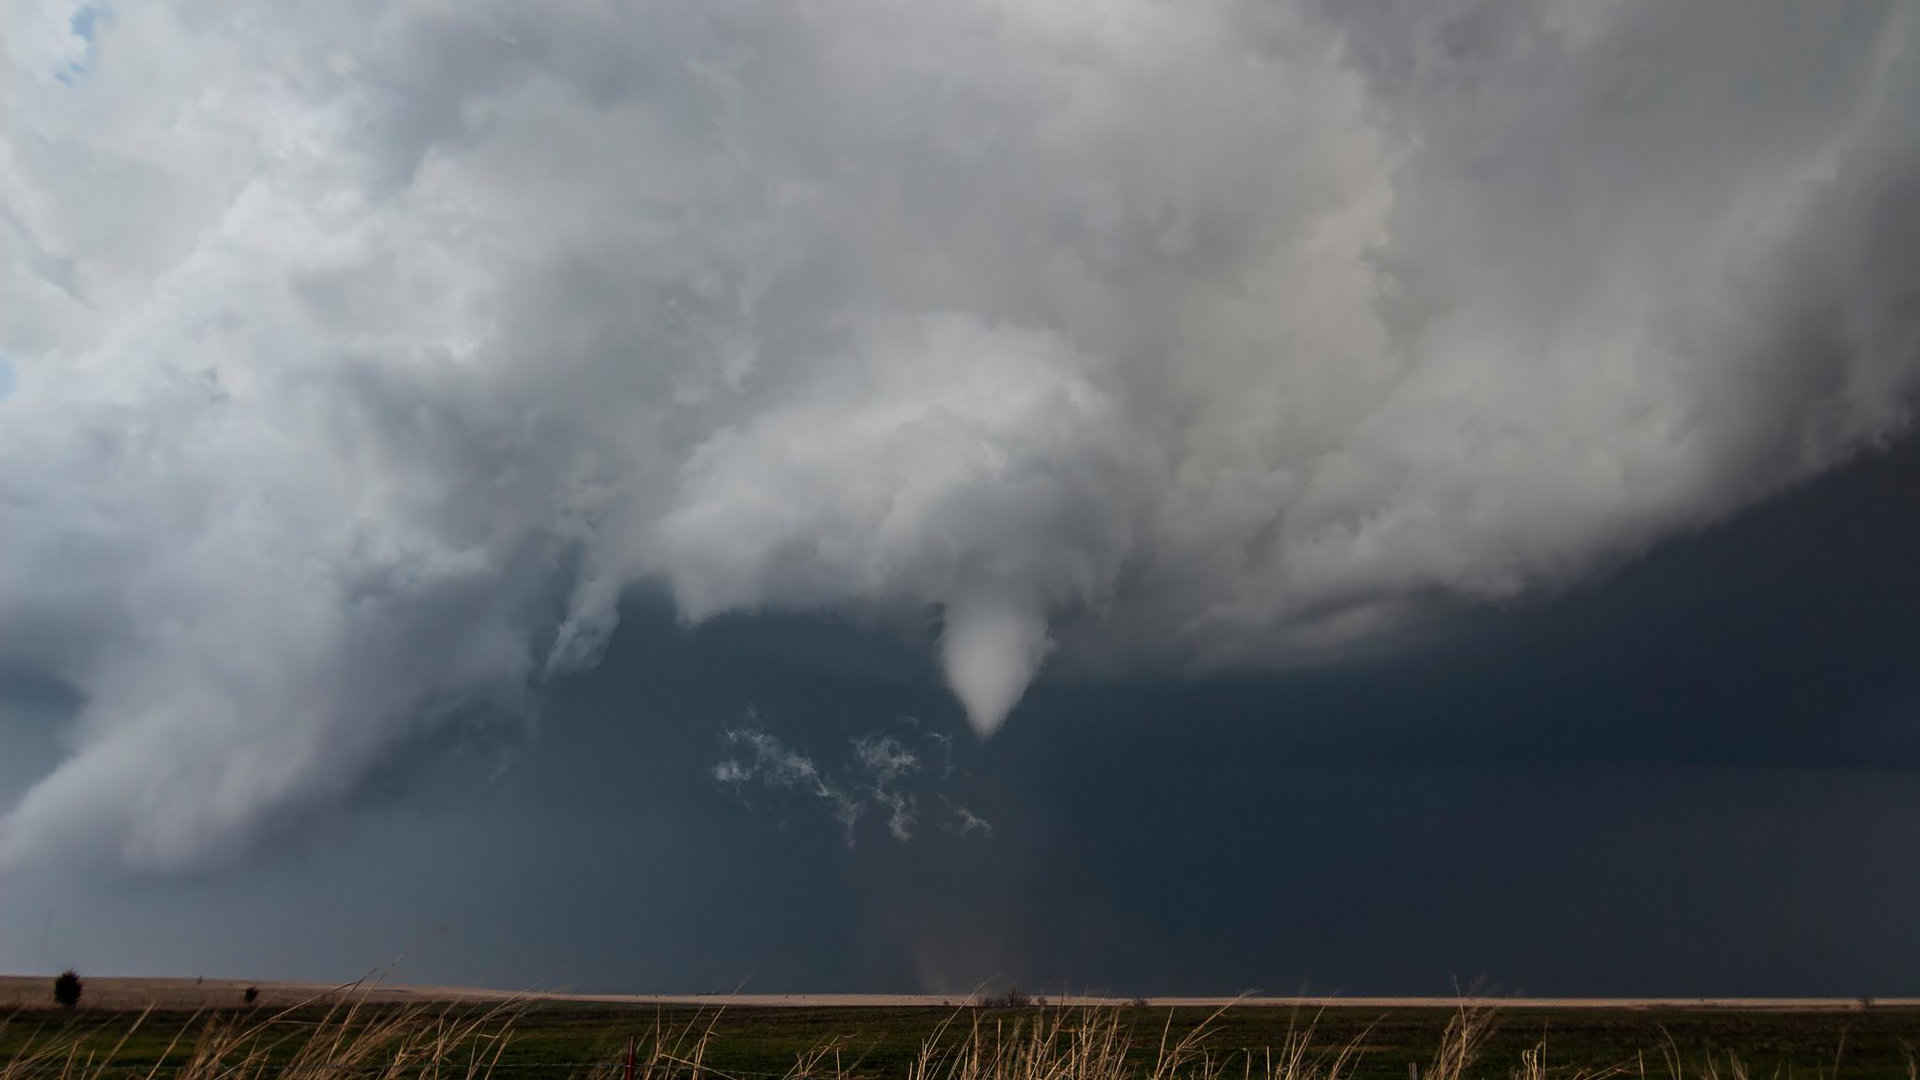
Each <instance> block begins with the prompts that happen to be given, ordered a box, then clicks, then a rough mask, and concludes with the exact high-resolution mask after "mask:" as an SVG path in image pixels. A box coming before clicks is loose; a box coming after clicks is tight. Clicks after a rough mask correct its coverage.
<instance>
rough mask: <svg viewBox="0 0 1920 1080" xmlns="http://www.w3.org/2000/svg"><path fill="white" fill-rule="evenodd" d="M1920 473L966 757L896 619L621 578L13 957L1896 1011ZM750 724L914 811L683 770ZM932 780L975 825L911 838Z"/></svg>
mask: <svg viewBox="0 0 1920 1080" xmlns="http://www.w3.org/2000/svg"><path fill="white" fill-rule="evenodd" d="M1917 494H1920V441H1914V440H1909V441H1907V442H1905V443H1902V444H1900V445H1898V446H1896V447H1894V448H1893V449H1892V450H1891V451H1890V452H1887V453H1885V454H1882V455H1878V456H1875V457H1873V458H1872V459H1870V460H1867V461H1863V462H1862V463H1860V464H1857V465H1855V466H1852V467H1849V468H1847V469H1845V470H1843V471H1841V472H1838V473H1835V474H1833V475H1831V476H1829V477H1827V478H1826V479H1824V480H1821V481H1819V482H1816V483H1813V484H1809V485H1806V486H1804V487H1802V488H1800V489H1797V490H1795V491H1793V492H1791V493H1789V494H1787V495H1786V496H1784V497H1781V498H1779V499H1776V500H1774V501H1772V502H1769V503H1767V504H1765V505H1763V506H1761V507H1758V508H1756V509H1754V510H1752V511H1749V512H1747V513H1745V514H1742V515H1740V516H1739V517H1738V518H1736V519H1734V520H1732V521H1729V522H1727V523H1725V524H1722V525H1720V526H1717V527H1714V528H1712V529H1708V530H1706V531H1703V532H1701V533H1698V534H1696V535H1692V536H1688V537H1684V538H1680V539H1677V540H1675V541H1673V542H1670V543H1668V544H1665V545H1662V546H1660V547H1658V548H1657V549H1655V550H1653V551H1650V552H1648V553H1646V554H1645V555H1643V556H1641V557H1639V558H1636V559H1632V560H1629V561H1627V562H1626V563H1624V564H1623V565H1620V566H1618V567H1616V568H1614V569H1612V570H1610V571H1608V572H1606V573H1605V574H1602V575H1600V576H1598V577H1596V578H1595V579H1593V580H1592V581H1590V582H1588V583H1587V584H1586V585H1584V586H1582V587H1579V588H1576V589H1573V590H1570V591H1568V592H1566V593H1564V594H1563V595H1561V596H1558V597H1556V598H1554V599H1551V600H1546V601H1541V602H1537V603H1529V604H1522V605H1515V606H1513V607H1512V608H1510V609H1508V610H1479V611H1470V612H1469V611H1462V612H1459V613H1458V615H1457V622H1456V623H1455V624H1454V625H1451V626H1448V627H1446V628H1445V630H1444V632H1440V631H1438V630H1436V631H1435V632H1434V633H1433V635H1432V637H1431V639H1430V640H1429V641H1428V642H1427V643H1426V644H1424V645H1414V646H1410V647H1408V648H1407V649H1405V650H1403V651H1401V652H1399V653H1397V654H1394V655H1390V656H1386V657H1383V658H1379V659H1376V660H1374V661H1371V662H1368V663H1365V664H1354V665H1350V666H1345V667H1334V668H1326V669H1319V670H1314V671H1310V672H1301V673H1296V674H1292V675H1267V676H1261V677H1257V678H1256V677H1243V678H1233V677H1224V676H1215V677H1201V678H1191V679H1178V680H1176V679H1165V678H1156V679H1142V680H1124V679H1103V680H1089V681H1076V680H1074V679H1071V678H1066V677H1061V678H1052V679H1046V680H1043V681H1042V682H1041V683H1040V684H1039V685H1038V686H1036V687H1035V689H1034V690H1033V692H1032V693H1031V694H1030V695H1029V696H1028V698H1027V699H1026V700H1025V701H1024V702H1023V703H1022V705H1021V706H1020V707H1019V709H1018V710H1017V712H1016V715H1015V717H1014V718H1013V721H1012V722H1010V723H1009V725H1008V726H1007V728H1006V729H1005V730H1004V731H1003V732H1002V733H1001V734H1000V735H998V736H996V737H995V738H994V739H993V740H992V741H990V742H986V743H982V742H980V741H979V740H978V739H976V738H975V737H974V736H973V735H972V734H971V732H970V731H969V730H968V729H967V727H966V725H965V723H964V719H963V717H962V716H961V715H960V713H959V711H958V709H957V707H956V706H955V705H954V704H953V703H952V702H951V700H950V699H949V698H948V697H947V696H946V695H945V693H944V692H943V690H942V688H941V686H940V684H939V680H938V677H937V674H936V673H935V672H934V671H933V670H932V668H931V667H930V665H929V664H928V662H927V661H926V660H925V658H924V654H923V653H921V652H918V651H916V650H914V649H912V648H911V647H909V646H907V645H903V644H901V643H900V642H899V641H898V639H897V638H895V637H893V636H891V635H889V634H886V633H883V632H879V631H865V632H863V631H862V630H861V629H859V628H856V627H854V626H851V625H848V624H845V623H842V622H835V621H829V620H821V619H805V618H791V617H790V618H776V617H761V618H746V617H742V618H728V619H722V620H719V621H716V622H714V623H710V624H707V625H705V626H702V627H700V628H698V629H692V630H689V629H686V628H684V627H682V626H680V625H678V624H676V622H675V620H674V619H673V617H672V615H671V612H670V611H669V610H668V609H666V608H665V607H664V606H662V605H661V604H660V603H658V602H657V601H648V600H646V599H645V598H641V597H636V598H634V599H633V600H632V601H630V603H629V610H628V617H627V619H626V620H625V622H624V623H623V625H622V628H621V630H620V631H619V633H618V635H617V637H616V639H615V641H614V643H613V646H612V648H611V649H610V651H609V653H608V655H607V657H606V659H605V661H604V662H603V663H602V664H601V665H600V667H599V668H597V669H596V670H594V671H593V672H591V673H589V674H586V675H582V676H578V677H574V678H570V679H567V680H565V681H563V682H562V683H560V684H559V685H557V686H555V687H554V688H553V689H552V692H551V695H550V696H549V698H548V700H547V702H546V705H545V708H544V710H543V713H542V715H541V718H540V720H539V722H538V724H537V727H536V729H534V730H532V731H529V732H525V733H523V734H515V733H513V731H512V729H509V728H502V729H497V730H493V731H491V732H489V731H487V730H484V729H470V730H469V731H468V732H467V733H466V734H446V735H440V736H436V738H435V740H434V742H435V745H432V746H421V747H419V748H417V749H418V753H416V754H413V755H410V756H405V757H404V758H403V760H402V761H401V762H400V763H397V764H394V765H393V766H391V767H390V768H388V769H387V770H385V771H384V772H382V773H381V774H380V775H378V776H377V777H376V778H375V779H374V780H373V781H371V782H370V783H369V784H368V785H367V789H366V791H365V792H364V795H363V797H362V798H360V799H358V800H357V808H356V809H355V810H354V811H353V812H352V813H350V814H347V815H344V816H339V815H333V814H326V815H318V816H316V817H315V818H314V819H313V820H309V821H305V822H302V823H300V824H299V825H298V826H297V827H295V828H292V829H291V830H290V831H289V833H288V835H287V836H285V837H283V838H281V839H280V840H279V841H278V842H276V843H274V844H272V845H270V848H271V850H269V851H267V852H264V853H262V854H259V855H255V856H252V857H249V858H247V859H244V860H242V861H239V862H237V863H234V864H231V865H225V866H216V867H212V868H209V869H206V870H204V871H201V872H199V873H197V874H194V875H190V876H186V877H160V878H153V877H141V876H128V875H124V874H122V873H120V872H118V871H101V872H100V874H99V876H90V875H83V876H81V877H79V878H78V879H77V880H75V881H72V882H70V883H69V884H67V885H66V886H64V887H56V886H53V885H52V884H51V883H50V882H42V881H24V882H23V881H21V880H19V879H17V878H9V879H8V880H7V882H6V888H7V892H8V894H9V895H8V896H7V897H6V905H7V909H8V912H9V918H8V920H7V924H6V927H5V936H4V937H0V958H4V962H5V965H6V966H7V967H9V968H12V969H40V970H45V969H51V968H56V967H60V966H64V965H69V964H72V965H77V966H78V967H80V968H81V969H82V970H97V971H132V972H147V973H204V974H208V975H233V976H242V977H266V976H279V975H286V976H306V977H316V978H346V977H351V976H354V975H357V974H360V973H362V972H364V971H366V970H368V969H372V968H377V967H387V966H389V965H390V966H391V967H390V970H391V973H392V977H393V978H396V979H403V980H419V981H429V980H431V981H441V980H445V981H454V982H463V983H487V984H494V985H504V986H514V987H561V986H564V987H571V988H577V989H592V990H608V991H613V990H629V991H666V990H689V991H690V990H720V989H729V988H732V987H735V986H744V987H746V988H748V989H751V990H757V991H768V992H774V991H799V990H815V991H828V990H872V991H881V990H901V991H919V990H925V991H933V992H954V993H963V992H965V991H967V990H969V989H970V988H972V987H974V986H975V985H976V984H978V983H979V982H980V981H981V980H984V979H989V978H994V977H1000V978H1010V979H1013V980H1016V981H1018V982H1019V983H1021V984H1022V985H1027V986H1033V987H1041V988H1049V989H1067V988H1071V989H1075V990H1105V991H1115V992H1121V993H1174V992H1219V993H1226V992H1234V991H1239V990H1243V989H1249V988H1259V989H1263V990H1267V991H1273V992H1288V991H1293V990H1300V989H1311V990H1314V991H1339V992H1350V993H1367V992H1430V993H1445V992H1447V991H1449V990H1450V989H1451V988H1452V986H1453V984H1454V981H1455V980H1456V979H1457V980H1459V981H1462V982H1465V981H1468V980H1471V979H1474V978H1479V977H1484V978H1486V979H1487V980H1489V983H1490V985H1492V986H1493V987H1495V988H1498V989H1501V990H1507V991H1515V992H1519V991H1526V992H1535V993H1543V994H1576V993H1586V994H1628V993H1654V994H1858V993H1876V994H1886V993H1893V992H1896V991H1902V990H1905V989H1909V988H1910V986H1909V983H1910V979H1911V973H1912V971H1913V970H1914V969H1915V964H1916V961H1920V944H1917V943H1916V941H1915V939H1914V937H1913V935H1912V934H1911V932H1910V916H1911V913H1912V911H1913V910H1915V907H1916V905H1920V862H1917V861H1916V860H1915V859H1913V858H1912V851H1913V846H1914V842H1915V839H1916V836H1920V723H1916V716H1915V710H1916V706H1917V705H1920V673H1917V672H1916V668H1915V665H1914V664H1912V662H1911V637H1910V634H1909V632H1908V629H1907V627H1908V620H1909V618H1910V613H1911V612H1912V610H1913V609H1914V605H1915V604H1916V603H1917V602H1920V568H1916V564H1915V562H1914V560H1913V559H1912V558H1911V552H1913V551H1914V550H1920V498H1916V495H1917ZM910 718H911V719H910ZM743 725H749V726H753V727H756V728H758V729H761V730H764V731H766V732H769V733H772V734H774V735H775V736H777V737H778V738H779V739H781V740H782V741H783V742H784V743H786V744H787V745H788V746H790V747H792V748H794V749H797V750H799V751H801V752H803V753H805V754H807V755H808V756H810V757H811V758H813V759H815V760H817V761H818V762H819V763H820V767H821V769H822V770H823V771H831V770H833V769H836V768H837V769H841V770H843V771H845V770H849V769H851V768H852V766H851V765H850V764H849V762H850V761H851V757H850V749H849V740H850V739H852V738H855V737H857V736H861V735H865V734H870V733H874V732H882V733H893V734H894V735H896V736H897V737H898V738H900V739H901V740H903V742H904V743H906V744H908V745H910V746H912V747H913V748H914V749H915V750H918V751H920V752H921V755H922V757H923V758H924V763H925V768H924V769H923V770H922V771H921V772H920V773H918V774H916V775H913V776H910V777H908V778H907V780H906V781H905V782H904V784H905V788H906V790H907V791H908V792H909V793H910V794H911V795H912V796H913V797H914V798H915V799H916V801H917V804H918V807H919V809H920V811H921V815H922V817H923V818H925V819H926V820H925V821H923V822H922V823H921V824H920V826H919V827H918V828H916V829H914V830H913V836H912V839H911V840H908V841H905V842H901V841H898V840H896V839H894V838H893V837H891V836H890V835H889V834H888V832H887V831H886V829H885V828H884V827H883V824H882V822H881V821H880V820H878V818H877V816H876V815H875V814H872V813H869V814H868V815H866V816H865V817H864V818H863V819H862V820H861V821H860V822H859V823H858V825H857V827H856V829H855V830H854V836H853V841H852V843H851V845H849V844H848V843H847V842H846V839H845V833H844V832H843V830H842V828H841V826H840V825H839V823H838V822H836V821H835V820H834V819H833V818H832V817H831V814H830V812H829V811H830V807H829V806H828V805H827V804H826V803H824V802H823V801H821V800H819V799H816V798H813V797H812V796H809V795H805V794H796V793H794V792H791V791H782V790H779V789H776V788H774V787H771V786H767V785H758V786H754V785H747V786H745V787H743V790H742V791H740V792H738V793H734V792H732V791H731V790H729V789H728V788H727V787H726V786H725V785H722V784H720V783H718V782H716V781H715V780H714V779H713V776H712V767H713V766H714V764H716V763H717V762H719V761H721V760H723V759H725V758H727V757H729V756H737V754H736V751H735V749H734V748H733V747H731V746H730V745H729V744H728V743H727V742H726V741H725V739H724V737H723V734H722V733H723V731H725V730H727V729H729V728H739V727H741V726H743ZM30 734H31V733H27V732H12V733H10V734H9V738H10V739H15V740H18V739H20V738H21V737H23V736H29V735H30ZM936 734H937V735H942V736H947V737H950V738H951V740H952V757H951V760H952V775H951V776H942V775H940V774H941V773H942V772H943V771H944V763H943V762H942V761H940V760H938V759H939V757H940V755H939V754H938V753H937V747H938V745H939V744H938V743H937V742H936V741H929V740H928V739H927V738H926V737H927V736H929V735H936ZM13 745H20V743H19V742H17V741H16V742H15V743H13ZM16 760H18V759H16ZM13 779H14V782H15V783H16V784H17V783H18V778H17V777H16V778H13ZM942 799H947V800H952V801H955V802H958V803H960V804H963V805H966V806H968V807H969V808H971V809H972V810H973V811H974V812H976V813H977V814H978V815H980V816H981V817H983V818H985V819H987V820H990V821H991V822H992V834H991V835H990V836H987V835H982V834H981V833H980V832H978V831H975V832H973V833H971V834H969V835H965V836H961V835H955V834H954V833H952V832H950V831H948V830H946V829H944V828H942V827H941V824H942V815H941V813H940V811H941V809H942V808H943V805H944V804H943V803H942V802H941V800H942Z"/></svg>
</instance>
